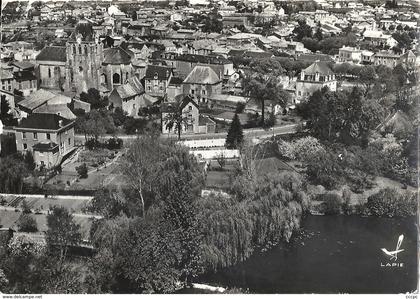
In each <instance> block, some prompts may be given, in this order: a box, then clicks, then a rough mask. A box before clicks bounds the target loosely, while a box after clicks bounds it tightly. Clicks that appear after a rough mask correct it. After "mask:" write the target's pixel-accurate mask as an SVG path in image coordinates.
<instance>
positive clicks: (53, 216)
mask: <svg viewBox="0 0 420 299" xmlns="http://www.w3.org/2000/svg"><path fill="white" fill-rule="evenodd" d="M47 226H48V230H47V232H46V240H47V245H48V247H49V248H50V250H51V252H52V253H54V254H55V253H57V254H58V263H57V270H58V273H60V272H61V271H62V270H63V265H64V260H65V258H66V256H67V253H68V250H69V248H70V247H71V246H77V245H79V243H80V241H81V234H80V225H79V224H77V223H76V222H75V221H74V219H73V215H72V214H70V213H69V212H68V211H67V210H66V209H65V208H64V207H54V208H53V209H52V211H51V213H50V214H48V215H47ZM55 249H57V250H58V252H57V251H56V250H55Z"/></svg>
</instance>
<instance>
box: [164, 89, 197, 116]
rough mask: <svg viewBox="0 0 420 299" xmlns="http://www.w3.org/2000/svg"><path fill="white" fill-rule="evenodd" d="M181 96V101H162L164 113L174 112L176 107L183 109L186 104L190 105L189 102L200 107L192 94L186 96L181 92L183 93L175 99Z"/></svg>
mask: <svg viewBox="0 0 420 299" xmlns="http://www.w3.org/2000/svg"><path fill="white" fill-rule="evenodd" d="M181 97H182V99H181V100H180V101H179V100H178V101H176V102H167V103H162V105H161V110H162V113H172V112H174V111H176V109H180V110H182V109H184V108H185V106H187V105H188V103H192V104H193V105H194V106H195V107H197V109H198V105H197V103H196V102H195V101H194V100H193V98H192V97H191V96H190V95H187V96H185V95H182V94H181V95H178V96H176V97H175V100H176V99H180V98H181Z"/></svg>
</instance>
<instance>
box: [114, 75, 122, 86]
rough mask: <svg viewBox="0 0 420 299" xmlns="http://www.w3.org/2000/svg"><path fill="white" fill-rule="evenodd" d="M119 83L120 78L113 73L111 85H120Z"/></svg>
mask: <svg viewBox="0 0 420 299" xmlns="http://www.w3.org/2000/svg"><path fill="white" fill-rule="evenodd" d="M120 82H121V78H120V75H119V74H117V73H115V74H114V75H112V83H114V84H120Z"/></svg>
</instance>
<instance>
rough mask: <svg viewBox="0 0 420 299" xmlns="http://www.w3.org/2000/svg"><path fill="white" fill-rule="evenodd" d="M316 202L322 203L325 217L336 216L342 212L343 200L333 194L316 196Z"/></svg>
mask: <svg viewBox="0 0 420 299" xmlns="http://www.w3.org/2000/svg"><path fill="white" fill-rule="evenodd" d="M318 200H321V201H323V202H324V204H323V210H324V213H325V215H338V214H341V212H342V206H343V199H342V198H341V196H340V195H338V194H335V193H324V194H321V195H319V196H318Z"/></svg>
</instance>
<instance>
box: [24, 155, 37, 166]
mask: <svg viewBox="0 0 420 299" xmlns="http://www.w3.org/2000/svg"><path fill="white" fill-rule="evenodd" d="M25 164H26V167H27V168H28V169H29V170H30V171H32V170H34V169H35V167H36V164H35V160H34V156H33V154H32V152H31V151H27V152H26V154H25Z"/></svg>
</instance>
